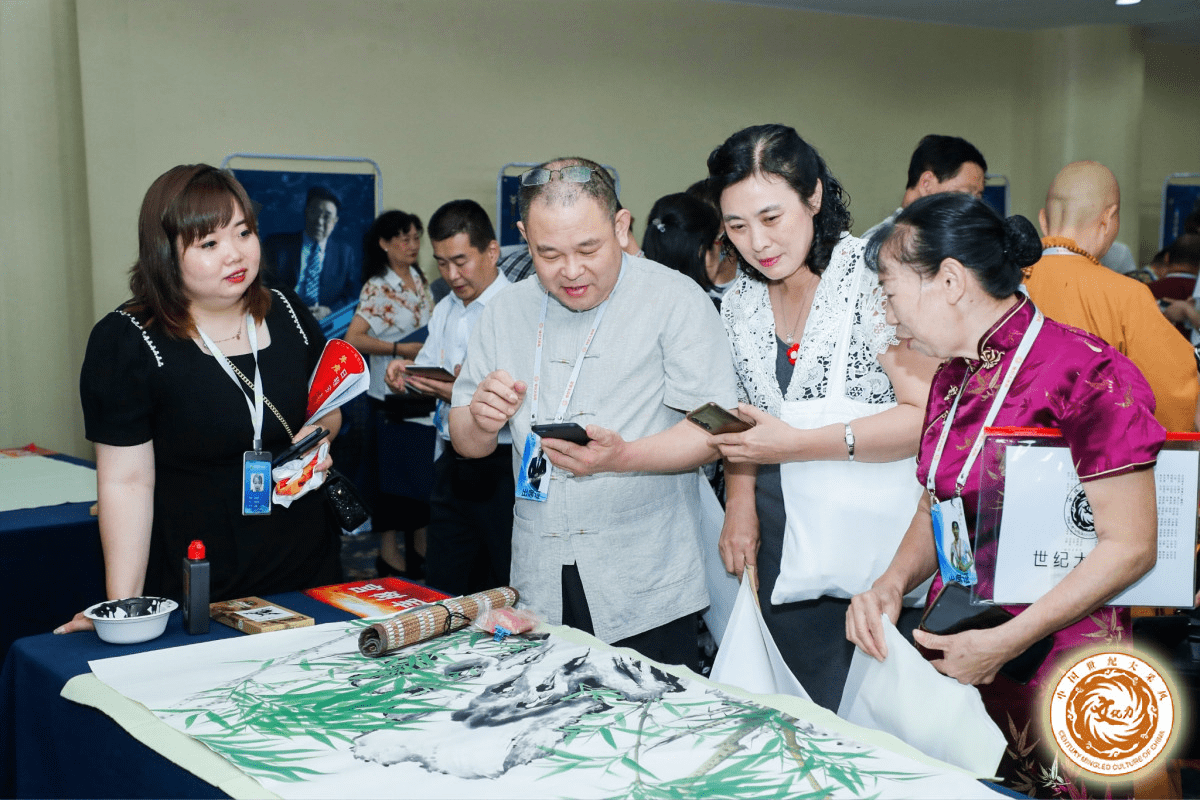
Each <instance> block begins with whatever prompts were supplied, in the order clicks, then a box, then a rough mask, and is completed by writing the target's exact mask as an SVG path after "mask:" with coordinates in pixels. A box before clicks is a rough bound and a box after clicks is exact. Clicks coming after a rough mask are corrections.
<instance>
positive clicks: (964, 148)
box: [861, 133, 987, 239]
mask: <svg viewBox="0 0 1200 800" xmlns="http://www.w3.org/2000/svg"><path fill="white" fill-rule="evenodd" d="M986 177H987V161H986V160H985V159H984V157H983V153H981V152H979V149H978V148H977V147H975V145H973V144H971V143H970V142H968V141H967V140H966V139H963V138H961V137H959V136H942V135H940V134H937V133H931V134H929V135H928V136H926V137H925V138H923V139H922V140H921V141H920V142H919V143H918V144H917V149H916V150H914V151H913V154H912V158H910V159H909V161H908V184H907V185H906V186H905V187H904V197H903V198H902V199H901V200H900V208H897V209H896V210H895V211H893V212H892V214H891V216H889V217H888V218H887V219H884V220H882V221H881V222H880V223H879V224H878V225H875V226H874V227H871V228H868V229H867V230H866V231H864V232H863V234H862V237H861V238H863V239H870V238H871V234H873V233H874V232H875V231H877V230H878V229H879V228H880V227H882V226H883V225H884V224H886V223H890V222H892V220H894V219H895V218H896V215H897V214H899V213H900V212H901V211H902V210H904V209H905V208H907V207H908V205H909V204H911V203H912V202H913V201H915V200H919V199H920V198H922V197H926V196H928V195H931V194H944V193H946V192H961V193H962V194H971V195H975V196H976V197H983V187H984V183H985V179H986Z"/></svg>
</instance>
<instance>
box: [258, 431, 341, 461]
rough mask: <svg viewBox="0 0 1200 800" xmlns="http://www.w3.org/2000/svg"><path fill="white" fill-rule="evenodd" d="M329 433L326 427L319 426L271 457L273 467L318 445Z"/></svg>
mask: <svg viewBox="0 0 1200 800" xmlns="http://www.w3.org/2000/svg"><path fill="white" fill-rule="evenodd" d="M328 435H329V431H327V430H325V429H324V428H317V429H316V430H315V431H313V432H312V433H310V434H309V435H308V436H305V437H304V438H303V439H301V440H300V441H298V442H296V443H295V444H293V445H292V446H291V447H289V448H288V449H287V450H284V451H283V452H282V453H280V454H279V455H277V456H275V458H273V459H271V469H275V468H276V467H278V466H281V465H283V464H286V463H287V462H289V461H291V460H292V459H293V458H296V457H297V456H300V455H301V454H303V453H307V452H308V451H309V450H311V449H313V448H314V447H316V445H317V442H319V441H321V440H322V439H324V438H325V437H326V436H328Z"/></svg>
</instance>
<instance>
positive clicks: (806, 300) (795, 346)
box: [778, 275, 821, 366]
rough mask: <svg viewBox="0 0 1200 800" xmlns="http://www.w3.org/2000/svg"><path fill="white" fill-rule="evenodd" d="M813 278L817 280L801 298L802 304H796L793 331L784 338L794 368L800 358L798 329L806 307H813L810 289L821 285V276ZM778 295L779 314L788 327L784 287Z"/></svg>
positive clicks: (806, 289) (790, 362)
mask: <svg viewBox="0 0 1200 800" xmlns="http://www.w3.org/2000/svg"><path fill="white" fill-rule="evenodd" d="M813 278H814V279H815V280H813V281H812V282H811V283H810V284H809V286H807V287H805V289H804V295H803V296H802V297H801V298H800V302H799V303H797V304H796V316H795V318H794V319H793V320H792V327H791V330H789V331H788V333H787V335H786V336H784V337H783V343H784V344H786V345H787V358H788V363H789V364H791V365H792V366H795V365H796V360H797V359H798V358H799V356H800V343H799V342H797V341H796V328H797V327H799V325H800V317H801V316H802V315H803V314H804V309H805V307H806V306H807V305H811V300H812V297H811V293H810V291H809V289H810V288H815V287H816V285H817V283H819V282H820V280H821V278H820V276H819V275H813ZM778 294H779V314H780V316H783V317H784V320H783V321H784V324H785V325H786V324H787V317H786V316H784V315H785V313H786V312H785V310H784V304H783V287H782V286H780V288H779V292H778Z"/></svg>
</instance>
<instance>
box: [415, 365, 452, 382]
mask: <svg viewBox="0 0 1200 800" xmlns="http://www.w3.org/2000/svg"><path fill="white" fill-rule="evenodd" d="M404 371H405V372H407V373H408V374H409V375H416V376H417V377H418V378H428V379H429V380H431V381H442V382H443V383H454V373H453V372H450V371H449V370H445V369H442V368H441V367H418V366H414V365H412V364H409V365H408V366H406V367H405V368H404Z"/></svg>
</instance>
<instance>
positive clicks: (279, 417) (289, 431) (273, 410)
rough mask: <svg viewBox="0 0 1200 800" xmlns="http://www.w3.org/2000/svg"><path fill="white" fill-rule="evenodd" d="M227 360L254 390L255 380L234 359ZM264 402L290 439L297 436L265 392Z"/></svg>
mask: <svg viewBox="0 0 1200 800" xmlns="http://www.w3.org/2000/svg"><path fill="white" fill-rule="evenodd" d="M225 360H226V361H227V362H228V363H229V366H231V367H233V371H234V372H235V373H236V374H237V376H238V377H239V378H241V379H242V383H244V384H246V385H247V386H249V387H250V391H254V381H252V380H250V379H249V378H247V377H246V376H245V375H243V374H242V371H241V370H240V369H238V368H237V364H234V363H233V361H231V360H230V359H228V358H227V359H225ZM263 402H264V403H266V404H267V408H269V409H271V413H272V414H274V415H275V419H277V420H279V424H281V425H283V429H284V430H285V431H287V435H288V439H294V438H296V437H295V434H293V433H292V426H291V425H288V424H287V420H286V419H284V418H283V414H280V413H279V409H277V408H276V407H275V404H274V403H272V402H271V401H270V399H268V398H267V396H266V394H263Z"/></svg>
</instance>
